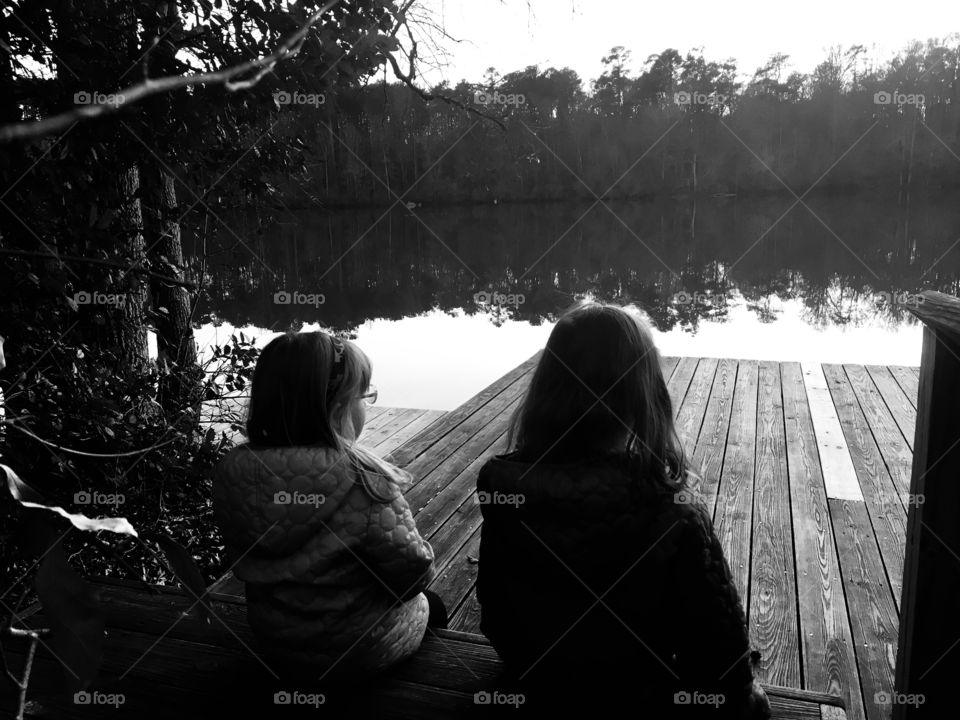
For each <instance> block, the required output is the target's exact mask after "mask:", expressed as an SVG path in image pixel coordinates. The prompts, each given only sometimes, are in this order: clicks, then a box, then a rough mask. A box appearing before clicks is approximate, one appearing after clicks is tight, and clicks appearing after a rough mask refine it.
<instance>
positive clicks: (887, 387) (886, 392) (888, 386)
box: [867, 365, 917, 457]
mask: <svg viewBox="0 0 960 720" xmlns="http://www.w3.org/2000/svg"><path fill="white" fill-rule="evenodd" d="M891 370H892V368H889V367H886V366H883V365H867V372H869V373H870V379H871V380H873V384H874V385H876V386H877V390H878V391H879V392H880V395H881V397H883V402H884V403H885V404H886V406H887V410H889V411H890V414H891V415H892V416H893V419H894V421H895V422H896V423H897V427H898V428H900V432H901V434H902V435H903V439H904V440H905V441H906V443H907V446H908V447H909V448H910V451H911V452H910V455H911V457H912V455H913V453H912V451H913V434H914V431H915V429H916V425H917V408H916V406H915V405H914V404H913V402H916V399H914V400H913V402H911V400H910V398H908V397H907V394H906V393H905V392H904V391H903V388H902V387H900V383H898V382H897V379H896V378H895V377H894V376H893V373H892V372H891Z"/></svg>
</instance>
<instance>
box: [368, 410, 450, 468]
mask: <svg viewBox="0 0 960 720" xmlns="http://www.w3.org/2000/svg"><path fill="white" fill-rule="evenodd" d="M444 414H445V413H444V411H443V410H421V411H420V414H419V415H417V416H416V417H415V418H414V419H413V420H412V421H411V422H409V423H408V424H407V425H405V426H404V427H402V428H401V429H400V430H398V431H397V432H396V433H394V434H393V435H391V436H390V437H388V438H387V439H386V440H384V441H383V442H381V443H379V444H378V445H377V446H376V448H375V450H376V451H377V453H378V454H379V455H380V456H381V457H385V458H387V459H390V454H391V453H392V452H393V451H394V450H396V449H397V448H398V447H400V446H401V445H403V443H405V442H407V440H409V439H410V438H412V437H413V436H414V435H416V434H417V433H419V432H421V431H422V430H424V429H425V428H428V427H430V425H431V424H433V423H435V422H436V421H437V420H439V419H440V418H442V417H443V416H444Z"/></svg>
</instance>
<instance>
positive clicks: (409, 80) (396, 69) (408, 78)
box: [387, 42, 507, 132]
mask: <svg viewBox="0 0 960 720" xmlns="http://www.w3.org/2000/svg"><path fill="white" fill-rule="evenodd" d="M416 59H417V43H416V42H414V43H413V46H412V48H411V50H410V70H409V72H407V73H406V74H405V73H404V72H403V70H401V69H400V65H399V64H398V63H397V59H396V58H395V57H394V56H393V55H391V54H389V53H388V54H387V61H388V62H389V63H390V66H391V67H392V68H393V74H394V75H395V76H396V77H397V79H398V80H399V81H400V82H402V83H403V84H404V85H406V86H407V87H408V88H410V89H411V90H413V92H415V93H416V94H417V95H419V96H420V97H421V98H423V99H424V100H426V101H427V102H430V101H431V100H440V101H442V102H445V103H447V104H448V105H453V106H454V107H458V108H460V109H461V110H466V111H467V112H469V113H473V114H474V115H477V116H479V117H481V118H483V119H484V120H492V121H493V122H495V123H496V124H497V125H499V126H500V129H501V130H503V131H504V132H506V130H507V126H506V125H504V124H503V122H502V121H501V120H500V118H495V117H493V116H492V115H487V114H486V113H485V112H481V111H480V110H477V109H476V108H475V107H470V106H469V105H465V104H464V103H462V102H460V101H459V100H457V99H455V98H451V97H447V96H446V95H434V94H433V93H430V92H427V91H426V90H424V89H422V88H419V87H417V86H416V85H415V84H414V82H413V76H414V64H415V62H416Z"/></svg>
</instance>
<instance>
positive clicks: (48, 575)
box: [34, 542, 104, 692]
mask: <svg viewBox="0 0 960 720" xmlns="http://www.w3.org/2000/svg"><path fill="white" fill-rule="evenodd" d="M34 583H35V584H34V586H35V588H36V590H37V596H38V597H39V598H40V603H41V604H42V605H43V612H44V622H45V623H46V624H47V625H48V626H49V627H50V631H51V634H50V638H49V640H47V641H46V644H47V645H49V647H50V650H51V651H52V652H53V654H54V655H55V657H56V658H57V660H59V661H60V663H61V664H62V665H63V667H64V674H65V675H66V681H67V686H68V688H69V689H70V691H71V692H77V691H79V690H82V689H84V688H86V687H87V686H88V685H90V683H91V682H92V681H93V679H94V678H95V677H96V676H97V672H98V671H99V669H100V665H101V663H102V662H103V640H104V619H103V610H102V608H101V607H100V603H99V602H98V600H97V598H96V596H95V595H94V594H93V593H92V592H91V590H90V587H89V586H88V585H87V583H86V582H84V580H83V578H81V577H80V576H79V575H78V574H77V572H76V571H75V570H74V569H73V568H72V567H70V563H68V562H67V556H66V555H65V554H64V552H63V547H62V546H61V545H60V543H59V542H57V543H56V544H55V545H54V546H53V548H52V549H51V550H50V551H49V552H47V554H46V555H45V556H44V558H43V560H42V561H41V563H40V568H39V569H38V570H37V576H36V579H35V581H34Z"/></svg>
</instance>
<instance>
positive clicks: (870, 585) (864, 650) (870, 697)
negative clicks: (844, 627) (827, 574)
mask: <svg viewBox="0 0 960 720" xmlns="http://www.w3.org/2000/svg"><path fill="white" fill-rule="evenodd" d="M827 502H828V504H829V507H830V518H831V521H832V523H833V532H834V538H835V540H836V543H837V552H838V553H839V557H840V571H841V574H842V577H843V588H844V595H845V597H846V599H847V606H848V608H849V616H850V624H851V629H852V631H853V639H854V642H855V643H856V647H857V666H858V668H859V670H860V683H861V686H862V689H863V699H864V706H865V710H866V715H867V718H868V719H869V720H889V717H890V706H889V705H888V704H887V705H885V704H882V703H880V702H878V698H879V697H882V695H883V694H888V695H889V693H891V692H892V691H893V672H894V667H895V665H896V657H897V624H898V620H897V610H896V607H895V605H894V602H893V596H892V595H891V592H890V584H889V583H888V582H887V579H886V574H885V573H884V571H883V564H882V562H881V559H880V550H879V548H878V547H877V543H876V541H875V539H874V536H873V531H872V529H871V527H870V518H869V516H868V514H867V508H866V506H865V504H864V503H863V502H859V501H856V500H839V499H834V498H829V499H828V500H827Z"/></svg>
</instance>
